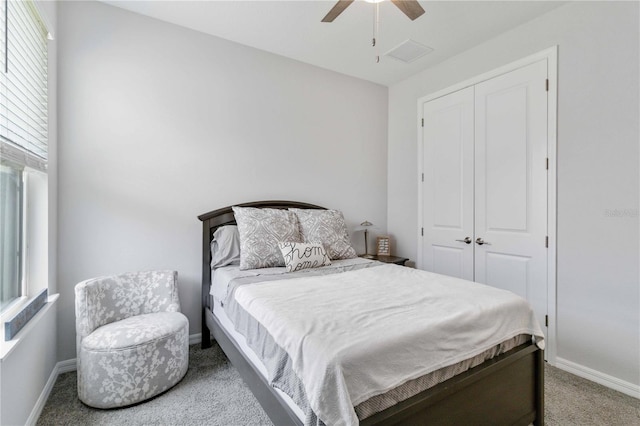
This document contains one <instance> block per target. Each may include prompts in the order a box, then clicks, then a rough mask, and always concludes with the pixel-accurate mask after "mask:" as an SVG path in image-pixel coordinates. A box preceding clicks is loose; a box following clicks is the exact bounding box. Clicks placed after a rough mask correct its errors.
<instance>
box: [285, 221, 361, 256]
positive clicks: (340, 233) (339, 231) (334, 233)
mask: <svg viewBox="0 0 640 426" xmlns="http://www.w3.org/2000/svg"><path fill="white" fill-rule="evenodd" d="M289 210H290V211H292V212H294V213H295V214H296V216H297V217H298V222H299V223H300V232H301V233H302V238H303V239H304V241H305V242H312V241H317V242H321V243H322V244H323V245H324V247H325V249H326V250H327V254H328V255H329V258H330V259H331V260H336V259H351V258H354V257H357V254H356V251H355V250H354V248H353V247H351V239H350V238H349V232H348V231H347V225H346V224H345V223H344V216H342V212H340V211H338V210H314V209H289Z"/></svg>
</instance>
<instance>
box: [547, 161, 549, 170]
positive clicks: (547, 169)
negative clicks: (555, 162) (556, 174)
mask: <svg viewBox="0 0 640 426" xmlns="http://www.w3.org/2000/svg"><path fill="white" fill-rule="evenodd" d="M547 170H549V158H547Z"/></svg>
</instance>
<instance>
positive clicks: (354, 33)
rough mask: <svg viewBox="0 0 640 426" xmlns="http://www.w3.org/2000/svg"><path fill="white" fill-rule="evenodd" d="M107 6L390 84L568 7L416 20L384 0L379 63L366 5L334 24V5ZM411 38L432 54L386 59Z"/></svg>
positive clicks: (492, 5) (471, 6) (437, 13)
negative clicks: (331, 17) (328, 19)
mask: <svg viewBox="0 0 640 426" xmlns="http://www.w3.org/2000/svg"><path fill="white" fill-rule="evenodd" d="M104 2H105V3H108V4H111V5H114V6H117V7H120V8H123V9H127V10H130V11H133V12H136V13H140V14H143V15H147V16H150V17H153V18H157V19H160V20H162V21H166V22H171V23H173V24H177V25H180V26H183V27H187V28H191V29H193V30H197V31H201V32H203V33H207V34H211V35H214V36H217V37H221V38H224V39H227V40H231V41H234V42H237V43H241V44H244V45H247V46H251V47H255V48H258V49H262V50H266V51H268V52H272V53H275V54H278V55H282V56H285V57H288V58H292V59H295V60H298V61H301V62H305V63H308V64H312V65H316V66H319V67H322V68H326V69H330V70H333V71H337V72H340V73H343V74H347V75H350V76H354V77H358V78H362V79H365V80H369V81H372V82H375V83H379V84H383V85H387V86H388V85H392V84H394V83H396V82H398V81H401V80H403V79H405V78H407V77H409V76H411V75H413V74H415V73H417V72H419V71H421V70H423V69H425V68H428V67H430V66H433V65H435V64H437V63H439V62H442V61H443V60H445V59H447V58H449V57H451V56H454V55H456V54H458V53H461V52H463V51H465V50H467V49H469V48H471V47H473V46H476V45H478V44H480V43H482V42H484V41H486V40H489V39H491V38H493V37H495V36H497V35H498V34H500V33H503V32H505V31H507V30H509V29H511V28H514V27H516V26H518V25H520V24H522V23H524V22H526V21H529V20H531V19H534V18H536V17H537V16H539V15H542V14H544V13H546V12H548V11H550V10H552V9H554V8H556V7H558V6H560V5H562V4H564V3H565V2H555V1H451V0H449V1H420V4H421V5H422V7H423V8H424V9H425V11H426V13H425V14H424V15H422V16H421V17H420V18H418V19H416V20H415V21H413V22H412V21H411V20H409V18H407V17H406V16H405V15H404V14H403V13H402V12H401V11H400V10H399V9H397V8H396V7H395V6H394V5H393V4H392V3H390V2H388V1H385V2H383V3H380V24H379V25H380V32H379V36H378V49H379V50H378V52H379V54H380V56H381V59H380V62H379V63H376V60H375V57H376V52H375V50H374V48H373V47H372V46H371V39H372V36H373V20H374V19H373V16H374V12H373V11H374V7H375V6H374V5H373V4H371V3H367V2H365V1H361V0H358V1H356V2H354V3H353V4H352V5H351V6H349V7H348V8H347V9H346V10H345V11H344V12H343V13H342V14H341V15H340V16H339V17H338V18H336V20H335V21H334V22H333V23H322V22H320V20H321V19H322V18H323V17H324V16H325V15H326V14H327V12H328V11H329V10H330V9H331V7H332V6H333V4H334V3H335V1H334V0H327V1H325V0H320V1H317V0H316V1H304V0H298V1H273V0H260V1H245V0H235V1H186V0H177V1H140V0H134V1H120V0H104ZM407 39H412V40H414V41H417V42H418V43H421V44H423V45H426V46H428V47H430V48H432V49H434V50H433V52H431V53H429V54H427V55H425V56H423V57H421V58H419V59H417V60H415V61H413V62H411V63H405V62H401V61H398V60H396V59H392V58H389V57H384V56H383V55H384V54H385V53H386V52H387V51H389V50H390V49H392V48H394V47H396V46H398V45H399V44H401V43H402V42H404V41H405V40H407Z"/></svg>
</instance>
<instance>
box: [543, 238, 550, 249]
mask: <svg viewBox="0 0 640 426" xmlns="http://www.w3.org/2000/svg"><path fill="white" fill-rule="evenodd" d="M544 246H545V247H546V248H549V237H548V236H547V237H544Z"/></svg>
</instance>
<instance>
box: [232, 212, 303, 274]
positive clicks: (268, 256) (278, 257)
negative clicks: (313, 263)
mask: <svg viewBox="0 0 640 426" xmlns="http://www.w3.org/2000/svg"><path fill="white" fill-rule="evenodd" d="M233 213H234V214H235V217H236V223H237V224H238V231H239V232H240V269H242V270H244V269H258V268H269V267H272V266H284V259H283V258H282V253H281V252H280V248H279V247H278V241H294V242H302V237H301V236H300V230H299V227H298V221H297V220H296V216H295V214H293V213H292V212H290V211H287V210H280V209H258V208H255V207H235V206H234V207H233Z"/></svg>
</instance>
